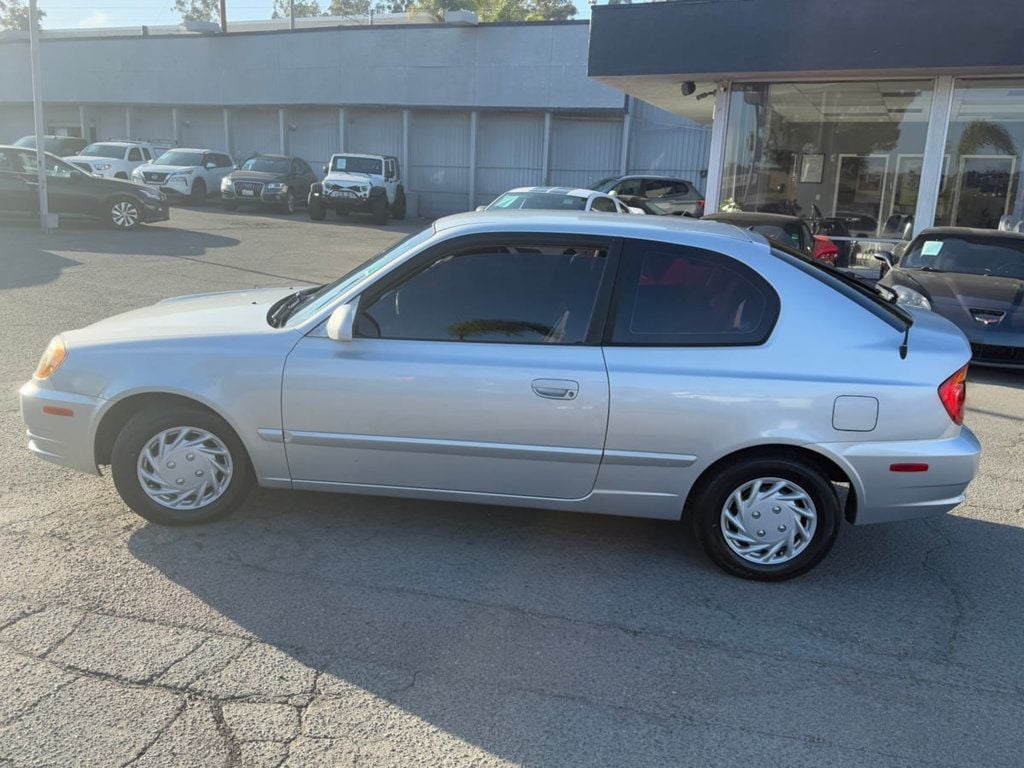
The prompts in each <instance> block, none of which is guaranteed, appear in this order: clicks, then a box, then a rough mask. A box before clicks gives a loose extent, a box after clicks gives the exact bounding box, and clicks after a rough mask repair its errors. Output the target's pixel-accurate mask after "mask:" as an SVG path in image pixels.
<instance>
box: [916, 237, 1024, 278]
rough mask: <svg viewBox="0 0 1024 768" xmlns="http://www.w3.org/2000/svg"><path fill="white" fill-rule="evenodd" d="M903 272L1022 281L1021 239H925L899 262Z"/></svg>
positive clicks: (1023, 248) (1023, 244)
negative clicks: (980, 276)
mask: <svg viewBox="0 0 1024 768" xmlns="http://www.w3.org/2000/svg"><path fill="white" fill-rule="evenodd" d="M900 266H901V267H903V268H905V269H923V270H926V271H929V272H957V273H960V274H965V275H996V276H1000V277H1015V278H1017V279H1018V280H1024V237H1022V238H1020V239H1017V238H1011V237H986V236H984V235H980V236H973V237H972V236H970V235H947V236H938V235H936V236H927V235H926V236H924V237H922V238H920V239H918V240H917V241H915V242H914V244H913V245H912V246H911V247H910V249H909V250H907V252H906V253H905V254H904V255H903V258H902V259H901V260H900Z"/></svg>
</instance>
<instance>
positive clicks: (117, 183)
mask: <svg viewBox="0 0 1024 768" xmlns="http://www.w3.org/2000/svg"><path fill="white" fill-rule="evenodd" d="M45 159H46V171H45V172H46V193H47V194H46V199H47V207H48V209H49V211H50V213H56V214H59V215H61V216H84V217H87V218H91V219H99V220H101V221H105V222H106V223H107V224H109V225H110V226H112V227H114V228H115V229H135V227H137V226H138V225H139V224H144V223H146V224H148V223H153V222H157V221H166V220H167V219H169V218H170V213H169V211H168V206H167V197H166V196H165V195H164V194H163V193H162V192H157V191H154V190H151V189H148V188H146V187H140V186H139V185H138V184H132V183H131V182H127V181H121V180H118V179H99V178H96V177H95V176H93V175H91V174H88V173H85V172H84V171H82V170H81V169H79V168H76V167H75V166H73V165H71V164H70V163H66V162H64V161H63V160H61V159H60V158H58V157H55V156H54V155H50V154H47V155H45ZM0 211H4V212H6V213H21V214H37V215H38V213H39V165H38V160H37V154H36V150H35V149H26V148H24V147H3V146H0Z"/></svg>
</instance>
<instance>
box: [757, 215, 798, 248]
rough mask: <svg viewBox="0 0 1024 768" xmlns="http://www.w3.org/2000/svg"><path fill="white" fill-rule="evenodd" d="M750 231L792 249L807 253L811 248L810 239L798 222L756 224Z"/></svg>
mask: <svg viewBox="0 0 1024 768" xmlns="http://www.w3.org/2000/svg"><path fill="white" fill-rule="evenodd" d="M749 229H751V230H753V231H754V232H758V233H760V234H762V235H764V236H765V237H767V238H768V239H769V240H772V241H774V242H776V243H782V244H783V245H788V246H789V247H790V248H796V249H797V250H804V251H806V250H808V249H809V247H810V242H809V237H808V235H807V234H806V233H805V232H804V227H803V225H802V224H801V223H800V222H797V221H792V222H786V223H784V224H754V225H753V226H752V227H749Z"/></svg>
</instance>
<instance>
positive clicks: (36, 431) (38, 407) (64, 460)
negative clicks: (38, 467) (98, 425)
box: [18, 379, 104, 475]
mask: <svg viewBox="0 0 1024 768" xmlns="http://www.w3.org/2000/svg"><path fill="white" fill-rule="evenodd" d="M18 394H19V396H20V399H21V418H22V420H23V421H24V422H25V426H26V427H27V428H28V449H29V450H30V451H32V453H34V454H35V455H36V456H38V457H39V458H41V459H45V460H46V461H51V462H53V463H54V464H60V465H61V466H63V467H69V468H71V469H76V470H78V471H79V472H87V473H89V474H92V475H98V474H99V469H98V468H97V466H96V459H95V455H94V453H93V433H92V424H93V422H94V420H95V417H96V413H97V411H98V410H99V409H100V408H101V407H102V405H103V402H104V401H103V400H101V399H99V398H95V397H87V396H85V395H75V394H71V393H69V392H58V391H57V390H54V389H50V388H49V387H48V386H47V385H46V383H45V382H39V381H36V380H35V379H33V380H32V381H30V382H28V383H27V384H25V385H24V386H23V387H22V388H21V390H20V391H19V392H18ZM44 409H48V410H50V411H53V412H51V413H47V412H46V410H44ZM69 411H70V413H71V415H60V414H67V413H68V412H69Z"/></svg>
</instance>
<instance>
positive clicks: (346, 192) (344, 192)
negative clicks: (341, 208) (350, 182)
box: [331, 189, 356, 197]
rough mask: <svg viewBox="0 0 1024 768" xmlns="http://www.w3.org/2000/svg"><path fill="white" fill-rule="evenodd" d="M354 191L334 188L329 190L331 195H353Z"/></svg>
mask: <svg viewBox="0 0 1024 768" xmlns="http://www.w3.org/2000/svg"><path fill="white" fill-rule="evenodd" d="M355 196H356V193H355V192H349V191H348V190H347V189H336V190H334V191H333V192H331V197H355Z"/></svg>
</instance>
